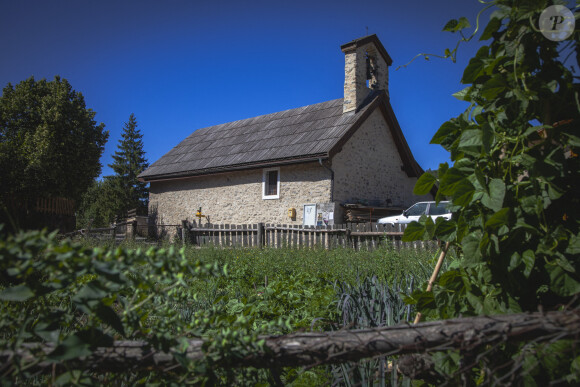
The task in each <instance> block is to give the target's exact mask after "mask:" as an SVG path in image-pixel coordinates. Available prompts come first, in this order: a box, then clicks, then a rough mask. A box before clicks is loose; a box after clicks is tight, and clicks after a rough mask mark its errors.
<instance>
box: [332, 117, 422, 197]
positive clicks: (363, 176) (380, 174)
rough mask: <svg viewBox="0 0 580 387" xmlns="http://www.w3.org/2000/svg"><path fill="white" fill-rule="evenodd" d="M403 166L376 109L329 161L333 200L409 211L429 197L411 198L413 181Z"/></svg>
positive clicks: (385, 124) (414, 179)
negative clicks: (377, 203)
mask: <svg viewBox="0 0 580 387" xmlns="http://www.w3.org/2000/svg"><path fill="white" fill-rule="evenodd" d="M402 164H403V162H402V161H401V157H400V156H399V152H398V151H397V147H396V146H395V142H394V140H393V137H392V135H391V132H390V130H389V129H388V126H387V123H386V121H385V119H384V117H383V115H382V114H381V112H380V110H379V109H376V110H375V111H374V112H373V113H372V114H371V115H370V116H369V118H368V119H367V120H366V121H365V122H364V123H363V124H362V125H361V127H360V128H359V129H358V130H357V131H356V132H355V133H354V135H353V136H352V137H351V138H350V139H349V140H348V141H347V142H346V144H345V145H344V146H343V148H342V151H341V152H339V153H338V154H337V155H336V156H334V157H333V159H332V169H333V170H334V179H335V182H334V200H335V201H338V202H344V201H349V200H350V199H355V198H360V199H366V200H378V201H380V203H381V205H382V206H388V207H404V208H406V207H408V206H410V205H411V204H413V203H415V202H417V201H421V200H433V199H432V198H431V196H430V195H427V196H416V195H413V187H414V186H415V183H416V181H417V178H415V177H408V176H407V174H406V173H405V172H404V171H402V170H401V166H402Z"/></svg>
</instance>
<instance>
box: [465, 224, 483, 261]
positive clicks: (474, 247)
mask: <svg viewBox="0 0 580 387" xmlns="http://www.w3.org/2000/svg"><path fill="white" fill-rule="evenodd" d="M482 237H483V234H482V232H481V231H480V230H476V231H474V232H472V233H471V234H468V235H466V236H465V237H464V238H463V240H462V241H461V248H462V249H463V254H464V256H465V260H466V262H470V263H475V262H479V261H480V260H481V250H480V248H479V246H480V241H481V239H482Z"/></svg>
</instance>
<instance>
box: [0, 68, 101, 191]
mask: <svg viewBox="0 0 580 387" xmlns="http://www.w3.org/2000/svg"><path fill="white" fill-rule="evenodd" d="M94 117H95V112H93V111H92V110H91V109H88V108H87V107H86V106H85V100H84V98H83V96H82V94H81V93H78V92H76V91H75V90H73V89H72V87H71V85H70V84H69V83H68V81H67V80H66V79H61V78H60V77H58V76H56V77H55V78H54V80H52V81H46V80H45V79H42V80H40V81H35V80H34V78H33V77H31V78H29V79H27V80H25V81H22V82H20V83H19V84H17V85H16V86H12V85H11V84H8V85H7V86H6V87H5V88H4V90H3V94H2V96H1V97H0V201H1V200H11V199H15V198H16V199H18V200H20V201H24V202H25V201H27V200H31V199H35V198H37V197H48V196H61V197H66V198H69V199H74V200H75V201H77V202H78V201H79V200H80V198H81V196H82V194H83V193H84V192H85V191H86V190H87V189H88V188H89V186H90V185H91V184H92V182H93V180H94V178H95V177H96V176H98V175H99V173H100V172H101V164H100V162H99V159H100V157H101V154H102V153H103V150H104V146H105V143H106V142H107V139H108V137H109V133H108V132H107V131H105V130H104V127H105V125H104V124H102V123H101V124H97V123H96V122H95V120H94Z"/></svg>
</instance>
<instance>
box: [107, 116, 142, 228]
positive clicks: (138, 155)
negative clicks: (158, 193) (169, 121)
mask: <svg viewBox="0 0 580 387" xmlns="http://www.w3.org/2000/svg"><path fill="white" fill-rule="evenodd" d="M142 139H143V135H142V134H141V132H140V131H139V129H137V120H136V119H135V115H134V114H133V113H131V115H130V116H129V122H126V123H125V127H124V129H123V134H122V139H121V140H119V144H118V146H117V149H118V150H117V151H115V154H114V155H113V160H114V162H113V163H112V164H109V167H111V168H113V171H114V172H115V175H113V176H107V179H108V180H109V181H110V182H111V184H112V187H113V189H114V192H115V197H116V200H115V201H114V203H111V204H112V205H113V206H114V208H115V213H116V215H117V216H119V217H123V216H125V215H126V214H127V211H129V210H131V209H133V208H137V210H138V211H143V210H145V209H146V208H147V205H148V201H149V189H148V187H147V184H146V183H144V182H141V181H139V180H138V179H137V176H139V174H140V173H141V172H143V171H144V170H145V169H146V168H147V167H148V166H149V163H148V162H147V159H146V158H145V151H144V150H143V140H142Z"/></svg>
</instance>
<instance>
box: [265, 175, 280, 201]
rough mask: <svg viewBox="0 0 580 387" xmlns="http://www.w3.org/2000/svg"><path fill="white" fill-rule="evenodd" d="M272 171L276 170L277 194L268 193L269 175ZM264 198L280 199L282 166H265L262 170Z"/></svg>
mask: <svg viewBox="0 0 580 387" xmlns="http://www.w3.org/2000/svg"><path fill="white" fill-rule="evenodd" d="M272 171H276V172H277V173H276V178H277V179H276V194H275V195H267V194H266V188H267V187H268V185H269V184H268V183H269V181H268V176H269V173H270V172H272ZM262 199H264V200H271V199H280V167H276V168H264V169H263V170H262Z"/></svg>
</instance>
